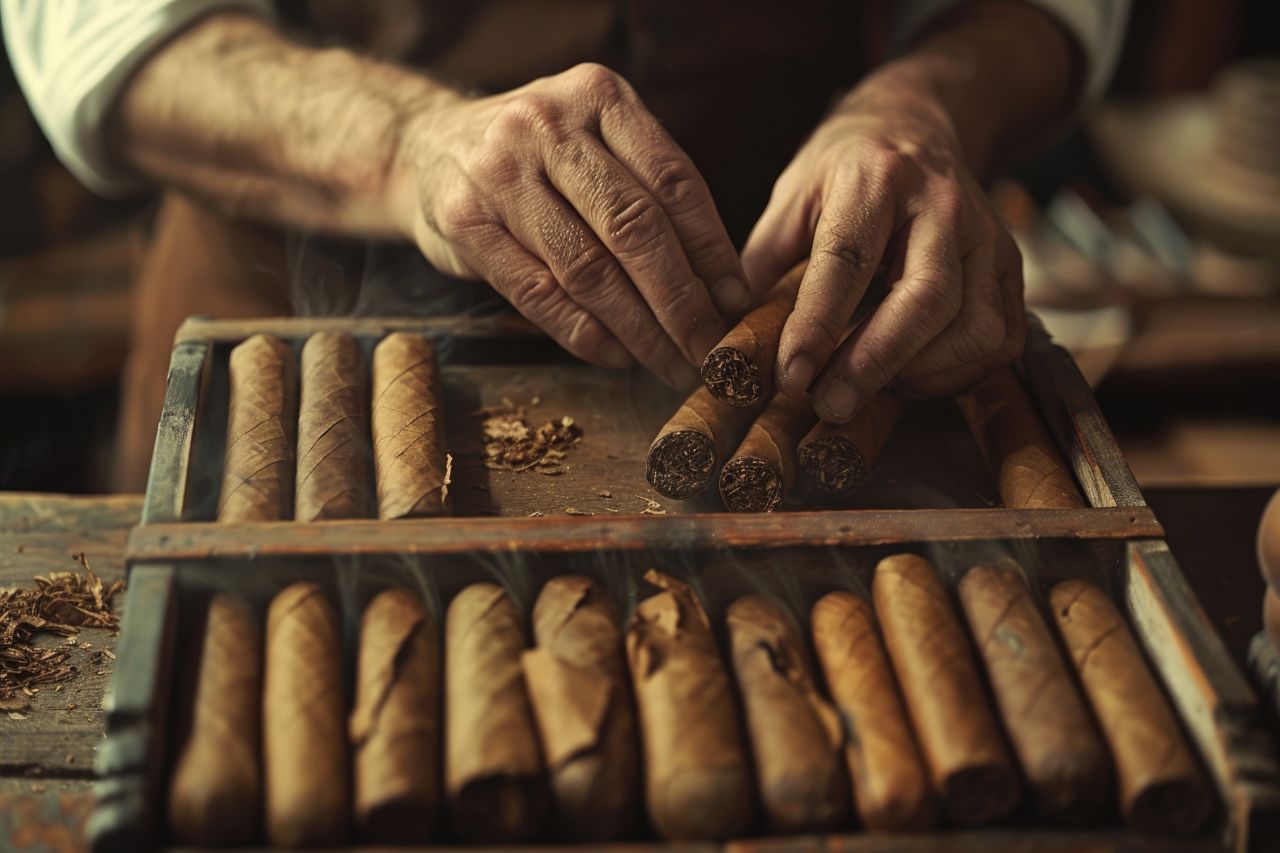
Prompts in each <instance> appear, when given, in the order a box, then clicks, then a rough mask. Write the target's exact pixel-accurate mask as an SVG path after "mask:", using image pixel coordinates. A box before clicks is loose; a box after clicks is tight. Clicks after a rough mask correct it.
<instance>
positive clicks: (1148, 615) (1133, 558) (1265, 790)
mask: <svg viewBox="0 0 1280 853" xmlns="http://www.w3.org/2000/svg"><path fill="white" fill-rule="evenodd" d="M1128 559H1129V568H1130V571H1129V576H1128V585H1127V589H1126V590H1125V596H1126V603H1127V605H1128V610H1129V614H1130V616H1131V618H1132V619H1133V622H1134V625H1135V627H1136V628H1137V629H1138V635H1139V638H1140V640H1141V641H1142V644H1143V647H1144V648H1145V649H1146V652H1147V654H1148V656H1149V657H1150V658H1151V660H1152V662H1153V663H1154V664H1155V666H1156V669H1157V670H1158V671H1159V673H1160V676H1161V678H1162V680H1163V681H1164V684H1165V687H1166V689H1167V690H1168V691H1169V694H1170V696H1171V698H1172V699H1173V701H1174V704H1176V705H1177V707H1178V715H1179V717H1180V718H1181V719H1182V720H1183V722H1184V724H1185V725H1186V726H1187V728H1188V731H1189V733H1190V735H1191V737H1192V738H1193V739H1194V740H1195V741H1196V744H1197V746H1198V747H1199V750H1200V754H1201V756H1202V757H1203V758H1204V759H1205V762H1206V765H1207V768H1208V770H1209V772H1210V775H1211V776H1212V777H1213V780H1214V782H1215V784H1216V786H1217V788H1218V791H1219V794H1220V795H1221V797H1222V800H1223V802H1224V803H1225V804H1226V807H1227V810H1228V813H1229V814H1228V818H1229V819H1228V821H1227V827H1228V831H1230V830H1231V828H1234V830H1235V834H1234V838H1230V839H1228V841H1229V843H1231V845H1232V849H1235V850H1239V851H1244V850H1255V849H1263V847H1262V846H1260V845H1262V844H1264V843H1265V839H1266V838H1267V837H1268V835H1270V833H1272V832H1274V831H1275V828H1276V826H1277V822H1280V765H1278V764H1277V762H1276V752H1275V750H1276V744H1275V741H1274V739H1273V738H1272V737H1271V735H1270V734H1269V733H1268V732H1267V730H1266V729H1265V727H1264V726H1263V724H1262V719H1261V715H1260V707H1259V705H1258V701H1257V698H1256V696H1255V695H1254V693H1253V691H1252V689H1251V688H1250V686H1249V684H1248V682H1247V681H1246V680H1245V678H1244V676H1243V674H1242V673H1241V672H1240V670H1239V669H1238V668H1237V667H1236V665H1235V663H1234V661H1232V659H1231V655H1230V654H1229V653H1228V652H1227V649H1226V646H1224V645H1223V643H1222V640H1221V638H1220V637H1219V636H1218V634H1217V632H1216V631H1215V630H1214V629H1213V625H1212V623H1211V622H1210V621H1209V618H1208V617H1207V616H1206V615H1205V613H1204V611H1203V610H1202V609H1201V608H1200V604H1199V602H1197V601H1196V598H1195V594H1194V593H1193V592H1192V591H1191V589H1190V587H1189V586H1188V585H1187V581H1186V577H1185V576H1184V575H1183V574H1182V570H1181V569H1180V568H1179V567H1178V564H1177V562H1176V560H1175V559H1174V557H1173V554H1172V552H1171V551H1170V550H1169V546H1168V545H1167V544H1166V543H1165V542H1163V541H1160V540H1154V541H1150V540H1149V541H1136V542H1131V543H1129V546H1128Z"/></svg>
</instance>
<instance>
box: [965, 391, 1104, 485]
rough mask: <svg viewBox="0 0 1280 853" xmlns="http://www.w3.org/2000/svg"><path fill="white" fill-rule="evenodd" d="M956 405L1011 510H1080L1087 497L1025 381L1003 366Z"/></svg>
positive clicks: (967, 393)
mask: <svg viewBox="0 0 1280 853" xmlns="http://www.w3.org/2000/svg"><path fill="white" fill-rule="evenodd" d="M956 404H957V405H958V406H959V407H960V411H961V413H963V414H964V419H965V421H967V422H968V424H969V429H970V431H971V432H972V433H973V437H974V438H975V439H976V440H977V442H978V448H979V449H980V450H981V451H982V458H983V459H984V460H986V463H987V470H989V471H990V472H991V477H992V479H994V480H995V482H996V488H997V490H998V491H999V492H1000V500H1001V502H1002V503H1004V505H1005V507H1007V508H1008V509H1078V508H1080V507H1083V506H1084V505H1085V504H1084V500H1083V499H1082V498H1081V497H1080V493H1079V492H1078V491H1076V484H1075V480H1074V479H1073V478H1072V476H1071V472H1070V471H1069V470H1068V469H1067V465H1066V463H1065V462H1063V460H1062V455H1061V454H1060V453H1058V448H1057V447H1055V446H1054V444H1053V441H1052V439H1050V438H1049V434H1048V433H1047V432H1046V431H1045V428H1044V424H1042V423H1041V422H1040V416H1039V414H1038V413H1037V412H1036V409H1035V406H1034V404H1032V402H1031V398H1030V397H1028V396H1027V392H1026V390H1025V389H1024V388H1023V387H1022V381H1021V380H1020V379H1018V376H1017V374H1015V373H1014V372H1013V369H1012V368H1009V367H1002V368H1000V369H999V370H997V371H996V372H994V373H992V374H991V375H990V376H989V377H987V379H985V380H984V381H983V382H982V384H981V385H979V386H978V387H976V388H974V389H973V390H972V391H968V392H966V393H964V394H961V395H960V396H959V397H956Z"/></svg>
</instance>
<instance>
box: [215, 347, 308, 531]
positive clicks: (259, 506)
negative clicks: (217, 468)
mask: <svg viewBox="0 0 1280 853" xmlns="http://www.w3.org/2000/svg"><path fill="white" fill-rule="evenodd" d="M228 369H229V375H230V387H231V391H230V403H229V409H228V412H227V447H226V452H225V455H224V459H223V469H222V494H221V495H220V496H219V498H218V520H219V521H225V522H244V521H280V520H285V519H288V518H290V517H291V515H292V513H293V478H294V451H295V444H296V442H295V440H294V439H295V435H296V431H297V426H298V364H297V360H296V359H295V357H294V354H293V348H292V347H290V346H289V345H288V344H286V343H285V342H284V341H281V340H279V339H278V338H271V337H267V336H266V335H254V336H253V337H251V338H249V339H248V340H246V341H244V342H243V343H241V344H239V345H237V346H236V348H235V349H233V350H232V351H231V358H230V362H229V366H228Z"/></svg>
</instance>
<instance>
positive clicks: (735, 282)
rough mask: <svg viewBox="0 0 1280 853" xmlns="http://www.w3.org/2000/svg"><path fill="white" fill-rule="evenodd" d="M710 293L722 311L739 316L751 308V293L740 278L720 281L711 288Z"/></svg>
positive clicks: (729, 277)
mask: <svg viewBox="0 0 1280 853" xmlns="http://www.w3.org/2000/svg"><path fill="white" fill-rule="evenodd" d="M711 293H712V295H713V296H715V299H716V304H717V305H718V306H720V309H721V310H722V311H727V312H729V313H731V314H741V313H742V312H743V311H746V310H747V309H748V308H750V307H751V291H750V290H748V289H747V283H746V282H744V281H743V280H742V279H740V278H735V277H733V276H728V277H726V278H722V279H720V280H719V281H717V282H716V283H715V284H713V285H712V286H711Z"/></svg>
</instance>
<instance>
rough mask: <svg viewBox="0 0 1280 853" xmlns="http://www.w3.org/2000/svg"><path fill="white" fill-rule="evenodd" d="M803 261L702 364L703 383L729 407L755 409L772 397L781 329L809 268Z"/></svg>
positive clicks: (730, 332)
mask: <svg viewBox="0 0 1280 853" xmlns="http://www.w3.org/2000/svg"><path fill="white" fill-rule="evenodd" d="M808 267H809V262H808V260H805V261H801V262H800V263H799V264H797V265H796V266H795V267H793V268H792V270H791V271H790V272H789V273H787V274H786V275H785V276H783V277H782V279H781V280H780V281H779V282H778V283H777V284H776V285H774V287H773V289H772V290H770V291H769V295H768V296H767V297H766V298H765V301H764V303H763V304H761V305H760V306H759V307H758V308H756V309H754V310H753V311H751V312H750V313H749V314H747V315H746V316H745V317H743V318H742V320H740V321H739V322H738V325H736V326H734V327H733V328H732V329H730V330H729V333H728V334H726V335H725V336H724V338H723V339H722V340H721V341H720V343H719V344H717V345H716V347H715V349H713V350H711V352H709V353H707V357H706V358H705V359H704V360H703V362H702V383H703V385H704V386H706V388H707V390H708V391H710V392H711V395H712V396H713V397H715V398H716V399H717V400H720V401H721V402H723V403H728V404H729V405H730V406H754V405H755V404H757V403H760V402H763V401H765V400H768V399H769V398H771V397H772V396H773V390H774V388H775V387H776V384H775V382H774V376H773V374H774V363H775V361H776V360H777V357H778V342H779V341H780V340H781V338H782V327H783V326H784V325H785V324H786V322H787V317H788V316H790V314H791V310H792V309H793V308H795V305H796V294H797V293H798V292H799V290H800V281H801V280H802V279H803V278H804V271H805V270H806V269H808Z"/></svg>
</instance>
